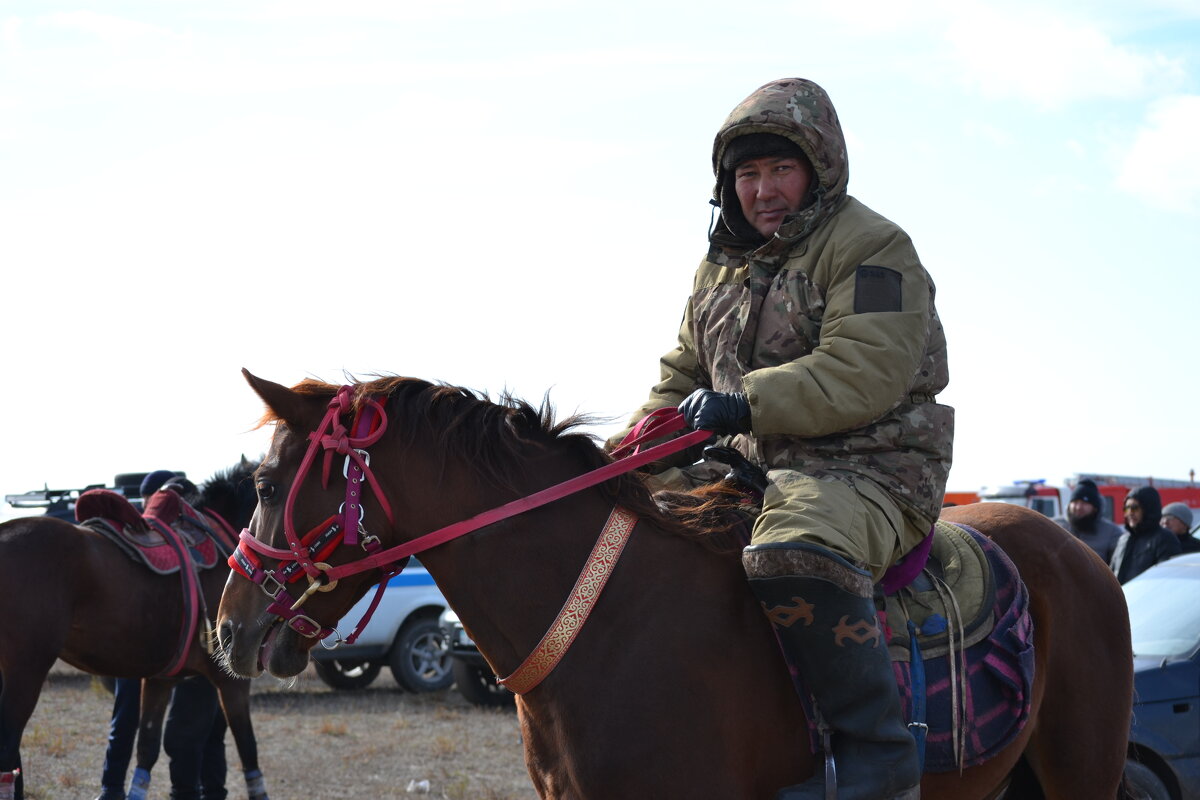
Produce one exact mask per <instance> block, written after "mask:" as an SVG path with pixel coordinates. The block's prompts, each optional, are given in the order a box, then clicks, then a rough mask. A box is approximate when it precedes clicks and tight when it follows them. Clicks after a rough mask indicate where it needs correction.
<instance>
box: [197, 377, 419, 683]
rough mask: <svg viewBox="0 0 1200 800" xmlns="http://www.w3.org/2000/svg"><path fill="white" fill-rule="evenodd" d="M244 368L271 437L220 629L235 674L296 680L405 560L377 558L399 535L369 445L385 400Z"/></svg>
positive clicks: (381, 422)
mask: <svg viewBox="0 0 1200 800" xmlns="http://www.w3.org/2000/svg"><path fill="white" fill-rule="evenodd" d="M243 372H244V374H245V376H246V380H247V381H248V382H249V383H250V385H251V387H252V388H253V389H254V391H255V392H256V393H257V394H258V395H259V397H261V398H262V400H263V401H264V403H265V404H266V407H267V412H266V414H265V416H264V418H263V422H264V424H273V425H274V432H273V434H272V437H271V444H270V448H269V449H268V452H267V455H266V457H265V458H264V460H263V463H262V464H261V465H260V466H259V467H258V469H257V470H256V472H255V477H254V489H255V492H256V496H257V508H256V510H255V512H254V514H253V516H252V517H251V519H250V523H249V526H248V527H247V528H246V530H244V531H243V532H242V534H241V538H240V544H239V547H238V549H237V551H236V552H235V553H234V555H233V557H231V558H230V566H231V567H232V568H233V572H232V573H231V574H230V578H229V581H228V583H227V584H226V587H225V591H224V593H223V595H222V599H221V605H220V609H219V612H218V617H217V626H218V635H219V640H220V644H221V650H222V652H223V654H224V658H225V661H226V664H227V666H228V667H229V668H230V669H231V670H232V671H234V672H235V673H237V674H240V675H244V676H250V677H253V676H256V675H258V674H260V673H261V672H262V671H263V670H264V669H265V670H267V671H268V672H270V673H271V674H273V675H276V676H279V677H289V676H292V675H296V674H298V673H300V672H301V671H302V670H303V669H304V668H305V666H307V664H308V651H309V650H310V649H311V648H312V647H313V646H314V645H315V644H316V643H317V642H318V641H319V640H320V639H322V638H323V637H325V636H327V635H328V634H330V633H334V632H335V629H334V628H333V625H334V624H336V622H337V621H338V620H339V619H341V617H342V616H343V615H344V614H345V613H346V612H347V611H348V610H349V609H350V608H351V607H352V606H353V605H354V603H356V602H357V601H358V600H359V599H360V598H361V597H362V596H363V595H364V594H366V592H367V591H368V590H369V589H370V588H371V586H372V585H373V584H376V583H380V584H381V585H382V584H383V583H386V579H387V578H388V577H390V576H391V575H392V574H395V572H397V571H398V570H399V569H400V568H402V566H403V562H404V561H405V560H406V559H405V558H404V557H403V556H399V557H396V558H394V559H393V558H389V557H383V558H376V559H375V560H372V557H377V556H379V554H380V553H381V552H383V551H384V548H385V545H386V544H387V543H389V542H392V541H393V540H394V538H395V536H396V533H395V531H394V529H393V526H392V524H391V517H392V512H391V505H390V504H389V501H388V499H387V497H386V495H385V490H384V488H383V487H382V486H380V485H379V484H378V482H377V481H376V479H375V477H374V472H373V471H372V468H371V466H370V461H371V458H372V455H374V453H373V452H372V451H371V449H370V446H371V445H372V444H375V443H376V442H378V441H379V439H380V438H381V437H382V435H383V434H384V432H385V431H386V422H385V418H384V415H383V408H382V405H380V404H379V403H378V402H377V401H376V400H374V399H373V398H372V397H370V396H369V394H367V393H365V392H363V393H360V394H361V396H355V392H354V391H353V390H352V389H351V387H341V388H340V389H339V388H338V387H331V386H329V385H327V384H320V383H317V382H315V381H305V382H303V383H301V384H300V385H298V386H297V387H295V388H292V389H289V388H286V387H284V386H281V385H279V384H275V383H272V382H270V381H266V380H263V379H260V378H257V377H255V376H254V375H251V374H250V373H249V372H246V371H243ZM356 426H359V427H360V430H356V429H355V428H356ZM380 458H382V459H383V460H384V461H386V460H387V456H386V455H385V454H380ZM377 461H378V459H377ZM331 576H332V577H331ZM338 637H339V638H340V637H341V634H340V632H339V634H338Z"/></svg>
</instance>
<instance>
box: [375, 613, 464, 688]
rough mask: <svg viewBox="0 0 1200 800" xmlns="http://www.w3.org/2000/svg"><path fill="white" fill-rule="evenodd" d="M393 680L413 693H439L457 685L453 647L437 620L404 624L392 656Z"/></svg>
mask: <svg viewBox="0 0 1200 800" xmlns="http://www.w3.org/2000/svg"><path fill="white" fill-rule="evenodd" d="M388 666H390V667H391V668H392V677H394V678H395V679H396V683H398V684H400V688H401V689H404V690H406V691H409V692H436V691H440V690H442V689H446V688H449V686H450V684H452V683H454V675H453V673H451V672H450V646H449V644H447V642H446V636H445V634H443V633H442V629H441V626H439V625H438V622H437V618H436V617H417V618H416V619H410V620H409V621H408V622H406V623H404V627H402V628H401V629H400V633H398V634H396V643H395V644H394V645H393V646H392V652H391V653H390V654H389V655H388Z"/></svg>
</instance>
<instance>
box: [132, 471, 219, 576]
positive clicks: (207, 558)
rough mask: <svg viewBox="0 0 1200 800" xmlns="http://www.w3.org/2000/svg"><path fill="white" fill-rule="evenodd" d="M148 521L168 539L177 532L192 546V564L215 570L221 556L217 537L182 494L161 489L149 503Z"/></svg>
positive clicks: (153, 495)
mask: <svg viewBox="0 0 1200 800" xmlns="http://www.w3.org/2000/svg"><path fill="white" fill-rule="evenodd" d="M143 517H144V518H145V520H146V521H147V522H148V523H150V525H151V526H152V527H155V528H158V529H159V530H160V531H161V532H162V533H163V535H164V536H167V535H170V531H166V530H163V528H164V527H166V528H170V530H172V531H174V532H175V533H176V534H177V535H178V536H179V539H180V540H181V541H182V542H183V543H184V544H185V545H187V547H188V550H189V552H190V554H191V557H192V561H193V563H195V565H196V566H197V567H199V568H200V569H209V568H210V567H213V566H214V565H215V564H216V563H217V560H218V559H219V557H220V555H219V553H218V552H217V545H216V534H215V533H213V530H212V529H211V528H210V527H209V526H208V524H207V522H205V521H204V518H203V517H202V516H201V515H200V512H199V511H197V510H196V509H195V508H193V507H192V506H191V505H190V504H189V503H188V502H187V501H185V500H184V499H183V498H182V497H180V496H179V494H178V493H176V492H174V491H171V490H170V489H160V490H159V491H157V492H155V493H154V494H152V495H151V496H150V498H149V500H147V501H146V510H145V512H144V513H143Z"/></svg>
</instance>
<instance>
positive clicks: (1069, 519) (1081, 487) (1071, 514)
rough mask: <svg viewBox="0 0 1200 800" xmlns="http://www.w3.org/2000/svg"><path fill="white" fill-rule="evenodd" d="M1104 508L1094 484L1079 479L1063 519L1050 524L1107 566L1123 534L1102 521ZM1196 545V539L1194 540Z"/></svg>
mask: <svg viewBox="0 0 1200 800" xmlns="http://www.w3.org/2000/svg"><path fill="white" fill-rule="evenodd" d="M1102 508H1104V498H1103V497H1102V496H1101V495H1100V488H1099V487H1098V486H1096V482H1095V481H1093V480H1090V479H1088V478H1083V479H1082V480H1080V481H1079V483H1078V485H1076V487H1075V491H1073V492H1071V502H1070V503H1069V504H1068V505H1067V515H1066V516H1065V517H1055V518H1054V521H1055V522H1057V523H1058V524H1059V525H1061V526H1062V527H1063V528H1065V529H1067V530H1068V531H1070V532H1071V533H1072V534H1073V535H1074V536H1075V538H1077V539H1079V540H1080V541H1081V542H1083V543H1084V544H1086V545H1087V546H1088V547H1090V548H1092V550H1094V551H1096V555H1098V556H1100V558H1101V559H1103V561H1104V563H1105V564H1107V563H1109V562H1110V561H1111V560H1112V556H1113V552H1114V551H1115V550H1116V549H1117V542H1118V541H1120V540H1121V537H1122V536H1123V535H1124V534H1125V532H1124V531H1123V530H1121V527H1120V526H1119V525H1116V524H1114V523H1112V522H1110V521H1109V520H1107V519H1105V518H1104V515H1103V514H1101V513H1100V512H1101V509H1102ZM1197 542H1198V543H1200V540H1197Z"/></svg>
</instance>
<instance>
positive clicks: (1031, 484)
mask: <svg viewBox="0 0 1200 800" xmlns="http://www.w3.org/2000/svg"><path fill="white" fill-rule="evenodd" d="M1084 478H1090V479H1091V480H1092V481H1094V482H1095V483H1096V486H1097V488H1099V489H1100V496H1101V498H1102V499H1103V500H1104V508H1102V509H1101V510H1100V513H1101V514H1103V515H1104V516H1105V517H1107V518H1108V519H1111V520H1112V521H1113V522H1115V523H1117V524H1118V525H1120V524H1122V523H1124V522H1125V512H1124V505H1125V495H1127V494H1129V492H1130V491H1132V490H1134V489H1136V488H1138V487H1139V486H1153V487H1154V488H1155V489H1157V490H1158V494H1159V496H1160V497H1162V503H1163V505H1164V506H1165V505H1167V504H1168V503H1175V502H1182V503H1184V504H1185V505H1187V507H1188V508H1190V509H1192V511H1194V512H1197V513H1196V516H1197V518H1200V486H1197V485H1196V482H1195V472H1193V473H1192V476H1191V478H1189V479H1188V480H1185V481H1183V480H1168V479H1164V478H1152V477H1148V476H1138V475H1102V474H1098V473H1090V472H1079V473H1076V474H1075V475H1074V476H1073V477H1072V478H1069V479H1067V481H1066V485H1065V486H1052V485H1049V484H1047V483H1046V481H1044V480H1024V481H1014V482H1013V483H1011V484H1006V485H1003V486H990V487H986V488H984V489H981V490H979V491H978V492H946V499H945V504H946V505H966V504H968V503H1014V504H1016V505H1022V506H1028V507H1029V508H1032V509H1033V510H1035V511H1039V512H1041V513H1043V514H1045V515H1046V516H1048V517H1064V516H1066V514H1067V504H1068V503H1070V502H1071V492H1072V491H1073V490H1074V489H1075V486H1076V485H1077V484H1078V483H1079V481H1081V480H1083V479H1084Z"/></svg>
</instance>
